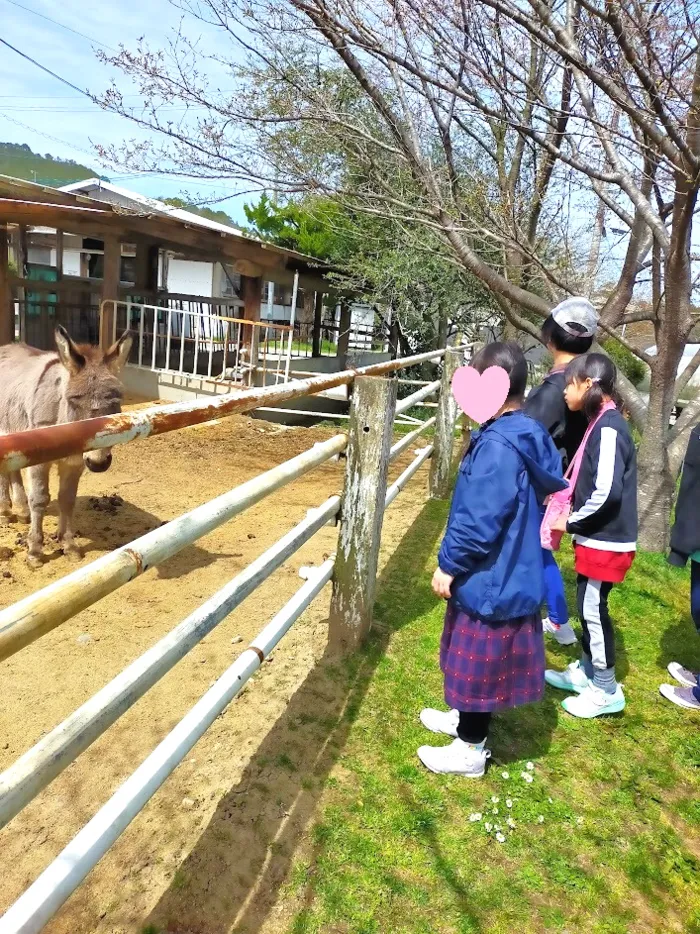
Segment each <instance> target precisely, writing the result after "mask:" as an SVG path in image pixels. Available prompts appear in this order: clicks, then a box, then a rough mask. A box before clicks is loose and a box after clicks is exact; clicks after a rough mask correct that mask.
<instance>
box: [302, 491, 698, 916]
mask: <svg viewBox="0 0 700 934" xmlns="http://www.w3.org/2000/svg"><path fill="white" fill-rule="evenodd" d="M445 514H446V506H445V505H444V504H429V505H428V506H427V507H426V510H424V513H423V515H422V516H421V518H420V519H419V522H418V523H417V524H416V527H415V528H414V530H412V532H409V534H408V535H407V537H406V538H405V539H404V542H403V543H402V545H401V546H400V547H399V550H398V552H397V553H396V555H395V556H394V558H393V559H392V561H391V563H390V567H389V569H388V571H387V572H386V573H385V575H384V578H383V582H382V587H381V590H380V593H379V598H378V605H377V609H376V624H375V630H374V635H373V637H372V638H371V640H370V642H369V645H368V646H367V648H366V649H365V650H364V651H363V652H362V653H360V654H359V656H356V657H355V658H354V659H352V660H350V661H349V662H348V663H347V666H346V667H345V669H343V670H340V671H339V676H338V677H339V678H340V679H345V683H346V684H347V686H348V698H349V700H348V703H347V705H346V708H345V712H344V719H345V722H346V723H347V724H348V736H347V741H346V743H345V745H344V746H343V748H342V751H340V760H339V763H338V766H337V767H336V768H335V769H334V770H333V772H332V773H331V774H330V775H329V776H328V777H327V778H325V779H324V781H325V790H324V794H323V797H322V799H321V803H320V806H319V808H318V810H317V813H316V820H315V823H314V824H313V825H312V827H311V829H310V831H309V834H308V840H307V841H306V845H305V846H304V847H302V849H301V851H300V852H301V853H302V854H303V855H302V856H301V857H299V856H298V857H297V861H296V863H295V864H294V865H293V866H292V868H291V871H290V873H289V876H288V881H287V888H286V892H285V897H286V899H287V900H288V901H289V903H290V904H291V905H293V906H296V910H295V914H294V917H293V921H292V923H291V925H290V927H289V931H290V934H311V932H344V934H374V932H376V934H399V932H406V934H408V932H410V934H433V932H441V934H442V932H445V934H447V932H450V934H452V932H454V934H472V932H493V934H497V932H498V934H500V932H503V934H506V932H508V934H511V932H517V934H525V932H528V934H529V932H533V934H535V932H537V934H539V932H548V931H560V932H570V934H573V932H576V934H580V932H593V934H623V932H639V931H651V932H659V934H661V932H670V931H678V932H696V934H700V803H699V802H698V799H699V798H700V795H699V794H698V768H699V767H700V729H699V727H700V718H698V717H697V716H695V715H693V714H690V713H687V712H684V711H682V710H680V709H678V708H676V707H673V706H672V705H671V704H669V703H667V702H666V701H664V700H663V699H662V698H661V696H660V695H659V693H658V685H659V684H660V683H661V682H662V681H664V680H666V673H665V665H666V663H667V662H668V661H670V660H672V659H674V658H677V659H679V660H681V661H683V662H685V663H686V664H688V665H690V666H695V667H696V668H700V639H698V637H697V635H696V634H695V631H694V628H693V625H692V622H691V621H690V618H689V613H688V580H687V573H684V572H682V571H678V570H676V569H673V568H670V567H669V566H668V565H667V564H666V563H665V561H664V560H663V558H662V557H661V556H653V555H641V556H639V558H638V560H637V561H636V563H635V565H634V567H633V569H632V571H631V573H630V575H629V576H628V580H627V581H626V582H625V584H623V585H622V586H620V587H618V588H616V589H615V590H614V591H613V595H612V597H611V610H612V613H613V616H614V618H615V619H616V621H617V628H618V641H617V646H618V656H619V658H618V661H619V665H618V672H619V676H620V678H621V680H623V681H624V683H625V690H626V694H627V700H628V707H627V710H626V711H625V713H624V714H622V715H620V716H616V717H611V718H607V719H601V720H596V721H580V720H575V719H574V718H572V717H569V716H568V715H567V714H565V713H564V712H563V711H562V710H561V707H560V706H559V702H560V700H561V698H562V695H561V694H560V693H558V692H556V691H554V690H552V689H549V688H548V689H547V694H546V697H545V700H544V701H543V702H542V703H540V704H536V705H532V706H529V707H525V708H520V709H518V710H514V711H509V712H505V713H503V714H501V715H499V716H498V717H497V718H496V720H495V721H494V729H493V735H492V737H491V740H490V746H491V748H492V750H493V759H492V767H491V769H490V771H489V772H488V773H487V776H486V777H485V778H484V779H483V780H481V781H471V782H470V781H468V780H465V779H459V778H456V777H440V776H436V775H432V774H430V773H428V772H427V771H425V770H424V769H423V768H422V767H421V766H420V764H419V763H418V761H417V759H416V755H415V751H416V748H417V747H418V746H419V745H420V744H421V743H423V742H425V741H426V740H427V741H429V742H430V741H431V740H430V736H429V734H426V733H425V732H424V731H423V730H422V729H421V726H420V723H419V722H418V719H417V715H418V712H419V711H420V709H421V707H423V706H426V705H437V706H440V705H441V704H442V703H443V701H442V679H441V675H440V672H439V670H438V666H437V652H438V643H439V638H440V632H441V628H442V615H443V606H442V605H439V604H438V603H436V601H435V600H434V598H433V597H432V594H431V592H430V573H431V571H432V569H433V567H434V553H435V552H434V543H435V542H436V541H437V539H438V537H439V535H440V532H441V530H442V525H443V522H444V519H445ZM562 561H563V563H564V566H565V569H566V577H567V584H568V586H569V590H570V593H569V599H570V604H571V605H572V606H573V605H574V594H573V584H574V581H573V574H572V570H571V555H570V553H567V552H565V553H564V554H563V555H562ZM548 655H549V659H548V661H549V663H550V664H551V665H552V666H557V667H562V666H563V665H564V664H566V663H567V662H568V661H570V660H571V659H572V658H573V657H574V655H575V651H574V650H572V649H564V648H561V647H556V646H555V647H552V646H551V645H548ZM363 672H364V674H363ZM435 741H436V742H440V740H439V739H437V740H435ZM528 762H532V763H533V764H534V770H533V771H532V772H531V773H528V774H532V775H534V781H533V782H532V783H531V784H528V783H527V782H526V781H524V780H523V778H522V777H521V773H522V772H524V771H525V772H527V763H528ZM504 772H507V773H508V778H504V777H503V773H504ZM492 796H495V797H498V798H499V799H500V800H499V801H498V803H497V804H495V805H494V803H492ZM507 798H510V799H512V801H513V804H512V808H511V809H508V808H506V807H505V801H506V799H507ZM494 807H498V809H499V813H498V814H497V815H494V814H493V813H492V812H493V808H494ZM476 812H480V813H481V814H482V815H484V816H483V817H482V820H481V821H476V822H470V820H469V817H470V815H471V814H472V813H476ZM508 813H510V814H512V817H513V819H514V821H515V824H516V827H515V829H514V830H510V829H509V828H507V827H506V822H505V816H506V814H508ZM486 819H488V820H489V821H490V822H491V823H492V824H496V823H498V824H499V826H501V827H502V828H503V829H504V830H506V831H507V839H506V842H505V843H503V844H501V843H498V842H497V841H496V840H495V837H494V833H493V832H492V833H487V832H486V830H485V827H484V824H485V820H486Z"/></svg>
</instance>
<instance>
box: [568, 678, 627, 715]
mask: <svg viewBox="0 0 700 934" xmlns="http://www.w3.org/2000/svg"><path fill="white" fill-rule="evenodd" d="M561 705H562V707H563V708H564V710H565V711H566V712H567V713H570V714H571V715H572V716H574V717H581V719H583V720H591V719H593V717H602V716H603V715H604V714H607V713H621V712H622V711H623V710H624V709H625V695H624V694H623V693H622V688H621V687H620V685H619V684H618V686H617V690H616V691H615V693H614V694H607V693H606V692H605V691H603V690H602V689H601V688H599V687H598V686H597V685H595V684H593V682H592V681H589V682H588V686H587V687H586V689H585V691H581V693H580V694H579V695H578V697H567V698H566V699H565V700H563V701H562V702H561Z"/></svg>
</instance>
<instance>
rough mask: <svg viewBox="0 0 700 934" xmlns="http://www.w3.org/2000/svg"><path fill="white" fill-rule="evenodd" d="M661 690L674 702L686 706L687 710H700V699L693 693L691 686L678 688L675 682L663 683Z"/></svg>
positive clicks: (664, 695) (667, 698)
mask: <svg viewBox="0 0 700 934" xmlns="http://www.w3.org/2000/svg"><path fill="white" fill-rule="evenodd" d="M659 691H661V694H662V696H663V697H665V698H666V700H670V701H671V703H672V704H677V705H678V706H679V707H685V708H686V710H700V701H699V700H698V699H697V698H696V696H695V695H694V694H693V689H692V688H691V687H686V688H678V687H675V685H673V684H662V685H661V687H660V688H659Z"/></svg>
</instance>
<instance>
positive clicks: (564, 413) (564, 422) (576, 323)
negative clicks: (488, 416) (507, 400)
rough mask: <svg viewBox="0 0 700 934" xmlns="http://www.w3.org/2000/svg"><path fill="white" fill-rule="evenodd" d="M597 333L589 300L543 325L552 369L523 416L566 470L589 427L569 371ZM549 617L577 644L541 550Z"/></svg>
mask: <svg viewBox="0 0 700 934" xmlns="http://www.w3.org/2000/svg"><path fill="white" fill-rule="evenodd" d="M597 329H598V313H597V311H596V310H595V308H594V307H593V305H592V304H591V303H590V302H589V301H588V299H587V298H581V297H574V298H567V299H565V300H564V301H563V302H560V303H559V304H558V305H557V306H556V308H554V309H553V311H552V313H551V315H550V316H549V317H548V318H547V320H546V321H545V322H544V324H543V325H542V330H541V332H540V336H541V339H542V343H543V344H544V345H545V346H546V347H547V350H548V351H549V352H550V354H551V355H552V359H553V366H552V369H551V370H550V371H549V373H548V374H547V376H546V377H545V378H544V380H543V382H542V383H541V384H540V385H539V386H538V387H537V388H536V389H533V391H532V392H531V393H530V395H529V396H528V398H527V401H526V402H525V406H524V411H525V413H526V414H527V415H530V416H532V418H536V419H537V421H539V422H541V423H542V424H543V425H544V427H545V428H546V429H547V431H548V432H549V434H550V435H551V437H552V440H553V441H554V443H555V445H556V447H557V449H558V451H559V453H560V454H561V459H562V467H563V469H564V470H566V467H567V466H568V463H569V461H570V460H571V458H572V457H573V456H574V454H575V453H576V450H577V449H578V446H579V444H580V443H581V441H582V440H583V436H584V434H585V433H586V427H587V422H586V419H585V417H584V416H583V415H582V413H581V412H570V411H569V410H568V408H567V407H566V402H565V401H564V387H565V383H564V370H565V369H566V367H567V366H568V364H569V363H571V361H572V360H574V359H575V358H576V357H579V356H581V354H585V353H588V351H589V350H590V349H591V346H592V344H593V340H594V338H595V334H596V330H597ZM542 560H543V563H544V574H545V589H546V601H545V602H546V606H547V616H546V617H545V618H544V619H543V621H542V623H543V626H544V630H545V632H548V633H550V634H551V635H552V636H553V637H554V638H555V639H556V640H557V642H559V643H560V644H561V645H573V644H574V643H575V642H576V641H577V639H576V633H575V632H574V630H573V628H572V626H571V624H570V623H569V610H568V607H567V603H566V592H565V590H564V581H563V580H562V576H561V571H560V570H559V567H558V565H557V563H556V561H555V559H554V555H553V554H552V552H551V551H547V550H546V549H543V550H542Z"/></svg>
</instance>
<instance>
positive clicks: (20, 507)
mask: <svg viewBox="0 0 700 934" xmlns="http://www.w3.org/2000/svg"><path fill="white" fill-rule="evenodd" d="M10 486H11V487H12V511H13V512H14V514H15V515H16V516H17V518H18V519H19V520H20V521H21V522H29V502H28V501H27V494H26V493H25V492H24V483H22V474H21V472H20V471H19V470H18V471H16V472H15V473H11V474H10Z"/></svg>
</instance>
